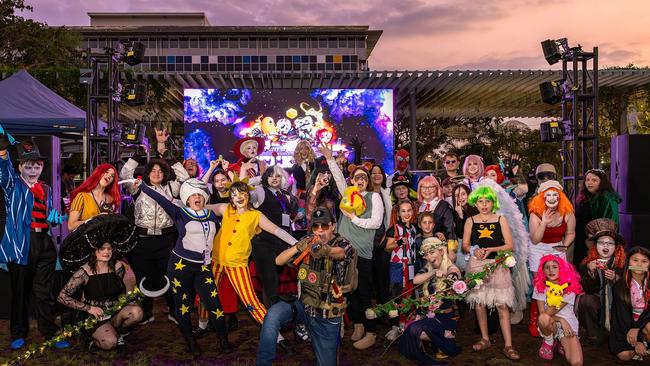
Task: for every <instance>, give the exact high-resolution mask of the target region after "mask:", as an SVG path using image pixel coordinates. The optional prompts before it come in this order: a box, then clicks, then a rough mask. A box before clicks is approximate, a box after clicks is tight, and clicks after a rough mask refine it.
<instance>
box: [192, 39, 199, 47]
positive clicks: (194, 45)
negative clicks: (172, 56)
mask: <svg viewBox="0 0 650 366" xmlns="http://www.w3.org/2000/svg"><path fill="white" fill-rule="evenodd" d="M190 48H199V40H198V39H196V38H192V39H190Z"/></svg>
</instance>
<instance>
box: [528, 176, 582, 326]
mask: <svg viewBox="0 0 650 366" xmlns="http://www.w3.org/2000/svg"><path fill="white" fill-rule="evenodd" d="M528 210H529V212H530V226H529V231H530V245H529V251H530V255H529V257H528V267H529V268H530V271H531V272H532V273H533V277H534V276H535V274H536V272H537V269H538V268H539V260H540V259H541V258H542V257H543V256H545V255H547V254H553V255H556V256H558V257H560V258H562V259H564V260H566V259H567V257H566V252H567V250H568V248H569V247H570V246H571V245H572V244H573V240H574V239H575V230H576V222H575V216H574V214H573V206H572V205H571V201H569V199H568V198H567V196H566V195H565V194H564V192H563V191H562V185H560V183H558V181H555V180H547V181H545V182H543V183H542V184H540V186H539V189H538V193H537V194H536V195H535V196H534V197H533V199H532V200H531V201H530V202H529V204H528ZM537 314H538V309H537V306H536V302H534V301H533V302H531V304H530V319H529V322H528V331H529V332H530V334H531V335H532V336H533V337H539V333H538V331H537V324H536V323H535V322H536V320H535V319H537Z"/></svg>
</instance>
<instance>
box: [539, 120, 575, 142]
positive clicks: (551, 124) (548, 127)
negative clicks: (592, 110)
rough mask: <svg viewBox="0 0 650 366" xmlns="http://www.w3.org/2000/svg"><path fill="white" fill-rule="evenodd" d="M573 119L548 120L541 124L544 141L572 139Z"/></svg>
mask: <svg viewBox="0 0 650 366" xmlns="http://www.w3.org/2000/svg"><path fill="white" fill-rule="evenodd" d="M570 126H571V121H546V122H542V123H540V125H539V134H540V137H541V138H542V142H558V141H562V140H567V139H569V140H570V139H571V138H570V137H571V136H570V135H571V128H570Z"/></svg>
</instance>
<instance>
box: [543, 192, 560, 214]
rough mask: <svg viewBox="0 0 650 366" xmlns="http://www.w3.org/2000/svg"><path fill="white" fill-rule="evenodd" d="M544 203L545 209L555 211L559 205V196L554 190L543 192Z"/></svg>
mask: <svg viewBox="0 0 650 366" xmlns="http://www.w3.org/2000/svg"><path fill="white" fill-rule="evenodd" d="M544 203H546V207H548V208H549V209H551V210H554V209H556V208H557V206H558V205H559V204H560V194H559V193H558V192H557V191H556V190H554V189H549V190H547V191H546V192H544Z"/></svg>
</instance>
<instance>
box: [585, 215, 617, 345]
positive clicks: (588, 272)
mask: <svg viewBox="0 0 650 366" xmlns="http://www.w3.org/2000/svg"><path fill="white" fill-rule="evenodd" d="M586 231H587V241H588V242H591V243H594V244H592V247H591V248H589V251H588V252H587V256H586V257H585V259H583V260H582V263H580V266H579V270H580V280H581V284H582V288H583V289H584V291H585V293H584V294H583V295H582V296H580V297H579V298H578V303H577V308H578V311H577V313H578V318H579V320H580V323H582V324H583V325H584V327H585V329H586V331H587V335H586V337H585V339H586V340H587V341H588V342H590V343H592V344H594V345H600V344H602V343H603V342H604V341H605V338H606V335H607V333H608V332H609V330H610V329H611V327H612V311H611V310H612V300H613V298H614V293H613V291H612V290H613V286H614V283H616V281H618V279H619V278H622V277H623V275H624V272H625V239H623V237H622V236H621V235H620V234H619V233H618V228H617V225H616V223H615V222H614V221H612V220H609V219H596V220H593V221H590V222H589V223H588V224H587V229H586Z"/></svg>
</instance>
